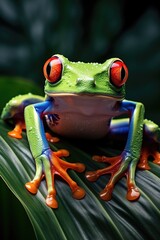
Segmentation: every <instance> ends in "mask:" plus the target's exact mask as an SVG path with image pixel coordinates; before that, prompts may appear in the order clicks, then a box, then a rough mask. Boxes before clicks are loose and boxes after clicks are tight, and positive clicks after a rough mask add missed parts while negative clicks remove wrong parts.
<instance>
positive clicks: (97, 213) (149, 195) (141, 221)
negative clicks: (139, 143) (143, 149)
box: [0, 122, 160, 240]
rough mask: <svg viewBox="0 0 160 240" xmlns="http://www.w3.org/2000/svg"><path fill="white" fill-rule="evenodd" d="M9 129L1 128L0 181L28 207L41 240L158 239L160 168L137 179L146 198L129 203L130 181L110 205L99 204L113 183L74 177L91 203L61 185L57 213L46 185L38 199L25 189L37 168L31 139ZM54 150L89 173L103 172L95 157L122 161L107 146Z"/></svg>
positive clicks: (69, 145) (64, 142)
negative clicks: (102, 193) (49, 202)
mask: <svg viewBox="0 0 160 240" xmlns="http://www.w3.org/2000/svg"><path fill="white" fill-rule="evenodd" d="M9 129H10V127H9V126H7V125H6V124H4V123H2V122H0V175H1V177H2V179H3V180H4V181H5V183H6V185H7V186H8V187H9V189H10V190H11V191H12V192H13V194H14V195H15V196H16V197H17V199H18V200H19V201H20V202H21V204H22V205H23V207H24V209H25V211H26V213H27V214H28V216H29V219H30V220H31V223H32V225H33V228H34V231H35V234H36V237H37V239H55V240H75V239H78V240H82V239H87V240H88V239H89V240H90V239H106V240H108V239H118V240H119V239H125V240H127V239H131V240H132V239H134V240H142V239H152V240H154V239H155V240H157V239H158V238H159V234H160V229H159V224H160V200H159V199H160V167H159V166H157V165H154V164H153V163H150V166H151V171H139V170H137V173H136V181H137V185H138V187H139V188H140V191H141V197H140V199H139V200H138V201H136V202H129V201H127V200H126V199H125V195H126V180H125V179H124V178H123V179H121V180H120V181H119V183H117V185H116V187H115V190H114V192H113V198H112V200H111V201H109V202H104V201H102V200H100V198H99V195H98V192H100V191H101V190H102V188H103V187H104V186H105V184H106V183H107V182H108V180H109V176H103V177H101V178H100V179H99V180H98V181H97V182H95V183H90V182H88V181H87V180H86V178H85V176H84V174H83V173H76V172H74V171H70V175H71V177H72V178H73V179H74V180H76V181H77V182H78V184H79V185H80V186H82V187H84V188H85V190H86V193H87V194H86V197H85V198H84V199H83V200H74V199H73V198H72V196H71V191H70V189H69V187H68V185H67V184H66V183H65V182H64V181H63V180H62V179H60V178H57V179H56V189H57V200H58V202H59V208H58V209H57V210H53V209H50V208H48V207H47V206H46V205H45V196H46V194H47V191H46V184H45V181H43V182H42V183H41V185H40V188H39V191H38V193H37V195H36V196H33V195H31V194H30V193H28V192H27V191H26V189H25V188H24V184H25V183H26V182H27V181H29V180H30V179H31V178H32V177H33V176H34V171H35V165H34V160H33V158H32V155H31V153H30V151H29V145H28V142H27V139H26V134H25V133H24V134H23V136H24V137H23V139H22V140H17V139H13V138H10V137H9V136H7V131H8V130H9ZM51 148H52V149H54V150H56V149H60V148H66V149H68V150H69V151H70V156H69V157H68V158H67V159H66V160H68V161H71V162H75V161H77V162H83V163H85V164H86V168H87V170H91V169H97V168H98V167H102V165H101V164H100V163H96V162H94V161H93V160H91V156H92V155H93V154H97V153H98V154H99V153H103V154H106V155H109V156H110V155H117V154H118V153H119V151H120V150H117V149H111V148H109V147H108V146H107V144H106V142H105V141H104V140H103V141H100V142H87V141H85V142H80V141H75V140H74V141H71V140H68V139H64V138H61V139H60V142H59V143H56V144H55V145H54V146H53V145H51Z"/></svg>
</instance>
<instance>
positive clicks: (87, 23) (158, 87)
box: [0, 0, 160, 239]
mask: <svg viewBox="0 0 160 240" xmlns="http://www.w3.org/2000/svg"><path fill="white" fill-rule="evenodd" d="M157 2H158V1H154V0H152V1H147V0H146V1H145V2H143V1H142V2H141V1H137V0H135V1H127V0H95V1H91V0H88V1H86V0H81V1H80V0H66V1H65V0H57V1H56V0H1V1H0V100H1V104H0V109H2V107H3V106H4V101H6V99H9V98H10V97H11V96H12V95H13V94H14V92H16V93H23V92H24V91H28V89H29V90H30V89H31V90H32V92H33V93H34V92H35V93H37V92H38V91H39V92H41V93H43V84H44V77H43V73H42V67H43V64H44V62H45V60H46V59H48V58H49V57H50V56H51V55H53V54H55V53H60V54H63V55H64V56H66V57H68V58H69V59H70V60H72V61H78V60H80V61H84V62H85V61H87V62H95V61H96V62H104V61H105V60H106V59H107V58H110V57H120V58H121V59H122V60H124V62H125V63H126V65H127V66H128V68H129V80H128V82H127V85H126V98H127V99H130V100H134V101H140V102H143V103H144V105H145V108H146V117H147V118H149V119H151V120H154V121H156V122H157V123H159V116H160V113H159V108H160V106H159V105H160V104H159V99H160V97H159V96H160V5H159V3H157ZM17 79H20V82H21V83H20V85H19V81H17ZM24 79H25V80H24ZM27 84H29V87H26V85H27ZM33 84H34V85H33ZM23 86H24V87H23ZM27 86H28V85H27ZM31 86H34V87H31ZM36 86H37V87H36ZM1 185H2V187H3V189H4V192H3V191H2V190H0V191H1V195H2V194H3V197H2V196H1V201H2V203H1V204H2V205H1V206H5V207H4V208H3V211H2V218H3V219H4V226H5V228H6V229H7V228H8V226H9V228H10V231H11V234H12V235H13V236H14V234H15V235H16V234H18V233H17V232H18V231H20V232H21V231H22V232H23V233H24V236H23V239H25V237H26V239H28V237H27V235H26V234H27V233H28V236H32V231H33V230H32V229H31V230H29V229H30V228H31V226H30V223H29V221H28V219H27V217H26V216H25V212H23V211H24V210H23V209H22V207H21V206H20V204H19V203H18V201H17V200H15V199H13V196H12V194H10V193H9V192H8V191H7V189H5V185H4V184H1ZM1 189H2V188H1ZM19 219H21V221H19ZM13 221H14V223H15V224H14V227H13V224H12V222H13ZM18 229H19V230H18ZM29 231H31V232H30V233H29ZM25 232H26V234H25ZM8 234H9V232H8ZM30 234H31V235H30ZM21 237H22V236H21V234H20V233H19V235H17V238H16V239H21ZM5 239H9V235H6V236H5ZM31 239H32V238H31Z"/></svg>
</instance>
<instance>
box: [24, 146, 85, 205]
mask: <svg viewBox="0 0 160 240" xmlns="http://www.w3.org/2000/svg"><path fill="white" fill-rule="evenodd" d="M49 155H50V158H49V159H48V155H47V154H43V155H41V156H39V157H37V158H36V161H35V162H36V174H35V177H34V179H33V180H32V181H31V182H28V183H26V184H25V187H26V189H27V190H28V191H29V192H30V193H32V194H36V193H37V191H38V188H39V185H40V182H41V180H42V178H43V177H44V175H45V179H46V182H47V189H48V195H47V198H46V204H47V206H49V207H51V208H57V207H58V202H57V200H56V189H55V183H54V182H55V175H56V174H57V175H59V176H61V177H62V178H63V179H64V180H65V181H66V182H67V183H68V184H69V186H70V188H71V190H72V195H73V197H74V198H75V199H81V198H83V197H84V196H85V191H84V189H82V188H81V187H79V186H78V185H77V183H76V182H75V181H73V180H72V179H71V178H70V176H69V175H68V173H67V170H68V169H69V168H70V169H73V170H76V171H77V172H83V171H84V170H85V166H84V164H81V163H68V162H65V161H64V160H62V159H60V157H67V156H68V155H69V152H68V151H67V150H65V149H62V150H59V151H57V152H49ZM43 173H44V174H43Z"/></svg>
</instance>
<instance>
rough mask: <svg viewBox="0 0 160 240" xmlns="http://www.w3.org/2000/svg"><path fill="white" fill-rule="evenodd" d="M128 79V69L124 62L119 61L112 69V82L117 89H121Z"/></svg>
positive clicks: (113, 64) (114, 63)
mask: <svg viewBox="0 0 160 240" xmlns="http://www.w3.org/2000/svg"><path fill="white" fill-rule="evenodd" d="M127 78H128V68H127V67H126V65H125V64H124V62H122V61H120V60H117V61H115V62H113V63H112V65H111V67H110V81H111V83H112V84H113V85H114V86H116V87H121V86H122V85H123V84H124V83H125V82H126V81H127Z"/></svg>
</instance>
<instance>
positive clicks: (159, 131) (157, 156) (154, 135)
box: [138, 119, 160, 170]
mask: <svg viewBox="0 0 160 240" xmlns="http://www.w3.org/2000/svg"><path fill="white" fill-rule="evenodd" d="M144 139H145V141H144V142H143V146H142V151H141V157H140V161H139V163H138V167H139V168H140V169H148V170H149V169H150V166H149V165H148V158H149V156H151V157H152V158H153V162H154V163H155V164H158V165H160V151H159V150H160V128H159V126H158V125H157V124H155V123H154V122H152V121H150V120H147V119H145V120H144Z"/></svg>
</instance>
